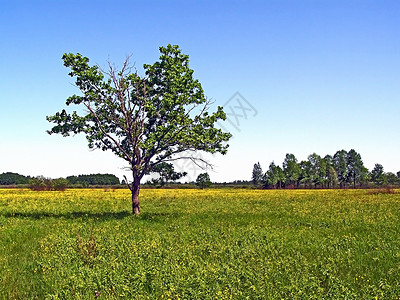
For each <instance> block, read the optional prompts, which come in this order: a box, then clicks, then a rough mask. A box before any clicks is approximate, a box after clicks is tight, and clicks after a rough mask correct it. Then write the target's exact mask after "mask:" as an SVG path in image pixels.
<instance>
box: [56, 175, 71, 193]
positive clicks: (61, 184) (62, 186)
mask: <svg viewBox="0 0 400 300" xmlns="http://www.w3.org/2000/svg"><path fill="white" fill-rule="evenodd" d="M68 186H69V181H68V180H67V179H65V178H57V179H54V180H53V181H52V187H53V189H54V190H55V191H65V190H66V188H67V187H68Z"/></svg>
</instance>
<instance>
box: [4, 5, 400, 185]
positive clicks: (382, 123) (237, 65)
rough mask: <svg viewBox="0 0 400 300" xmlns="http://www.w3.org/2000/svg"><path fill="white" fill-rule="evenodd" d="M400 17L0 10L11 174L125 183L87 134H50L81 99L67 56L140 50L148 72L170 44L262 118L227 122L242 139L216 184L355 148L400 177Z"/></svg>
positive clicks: (349, 11) (311, 10) (277, 8)
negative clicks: (257, 168) (96, 176)
mask: <svg viewBox="0 0 400 300" xmlns="http://www.w3.org/2000/svg"><path fill="white" fill-rule="evenodd" d="M399 20H400V2H399V1H351V0H346V1H340V0H335V1H329V0H328V1H319V0H318V1H285V0H283V1H196V2H195V1H40V0H39V1H18V0H13V1H11V0H10V1H7V0H0V51H1V55H0V78H1V80H0V173H1V172H7V171H11V172H18V173H20V174H24V175H33V176H36V175H44V176H48V177H53V178H54V177H60V176H68V175H73V174H75V175H77V174H88V173H98V172H100V173H105V172H107V173H113V174H116V175H118V176H119V177H122V174H125V172H124V171H123V170H122V168H123V167H124V166H125V164H124V161H122V160H119V159H117V158H115V157H114V156H113V154H112V153H107V152H102V151H100V150H96V151H93V152H90V151H89V150H88V148H87V144H86V141H85V139H84V137H83V136H76V137H71V138H62V137H59V136H49V135H47V134H46V133H45V131H46V129H49V128H50V126H51V124H50V123H48V122H47V121H46V120H45V117H46V115H51V114H54V113H55V112H57V111H59V110H61V109H62V108H64V107H65V100H66V98H67V97H68V96H69V95H71V94H73V93H78V92H79V91H78V90H77V89H76V88H75V87H74V86H73V85H72V83H73V80H72V79H71V78H70V77H69V76H68V75H67V74H68V69H66V68H65V67H64V66H63V63H62V60H61V56H62V54H63V53H65V52H79V53H81V54H83V55H85V56H87V57H89V58H90V60H91V62H92V63H94V64H96V63H97V64H99V65H105V64H106V61H107V60H108V59H110V60H111V61H113V62H115V63H117V64H121V63H122V62H123V60H124V59H125V57H126V55H129V54H132V60H133V61H134V62H136V66H137V67H138V68H139V70H140V69H141V67H142V65H143V64H144V63H153V62H154V61H156V60H157V59H158V57H159V52H158V47H159V46H161V45H167V44H169V43H170V44H178V45H179V46H180V47H181V49H182V51H183V52H184V53H185V54H188V55H189V56H190V66H191V68H192V69H194V71H195V73H194V74H195V77H196V78H198V79H199V80H200V82H201V83H202V85H203V88H204V90H205V93H206V95H207V96H208V97H210V98H212V99H214V100H215V102H216V104H218V105H223V104H225V103H226V102H227V101H228V100H229V99H230V98H231V96H232V95H234V94H235V92H239V93H240V94H241V95H242V96H243V97H244V98H245V99H246V100H247V102H248V104H250V105H251V107H252V108H254V110H251V111H250V110H248V111H246V112H247V113H248V114H247V118H239V119H238V120H239V121H240V123H239V125H238V124H237V123H236V127H234V126H233V125H232V123H229V122H228V123H226V124H225V126H226V128H227V129H229V130H230V131H231V132H232V133H233V135H234V138H233V139H232V141H231V143H230V145H231V146H230V150H229V151H228V154H227V155H226V156H224V157H222V156H217V157H212V158H211V161H212V163H213V164H214V165H216V168H215V172H211V173H210V175H211V179H212V180H216V181H230V180H234V179H250V177H251V170H252V167H253V164H254V163H256V162H258V161H259V162H260V163H261V165H262V167H263V168H264V169H266V168H267V167H268V165H269V163H270V162H271V161H275V163H277V164H281V163H282V161H283V159H284V156H285V154H286V153H293V154H295V155H296V157H297V158H298V159H299V160H302V159H306V158H307V156H308V155H309V154H311V153H313V152H316V153H318V154H320V155H321V156H324V155H326V154H331V155H333V154H334V153H335V152H336V151H337V150H341V149H345V150H350V149H352V148H354V149H355V150H356V151H358V152H359V153H360V154H361V156H362V158H363V161H364V163H365V165H366V166H367V167H368V168H369V169H371V168H372V167H373V166H374V164H375V163H381V164H382V165H383V166H384V168H385V171H391V172H397V171H400V151H399V149H400V138H399V137H400V133H399V116H400V101H399V100H400V57H399V56H400V21H399ZM232 101H237V100H236V99H233V100H232ZM241 101H242V104H246V102H243V100H241ZM233 103H234V102H230V104H228V106H229V105H231V106H232V107H233V109H235V108H234V106H238V105H237V104H236V105H232V104H233ZM246 105H247V104H246ZM249 107H250V106H247V108H249ZM235 113H236V114H239V113H240V111H235ZM242 115H243V114H242ZM231 119H232V122H236V119H234V116H231ZM238 129H239V130H238ZM186 167H190V166H186ZM193 172H195V171H193ZM127 175H128V174H127ZM192 176H194V174H193V175H192Z"/></svg>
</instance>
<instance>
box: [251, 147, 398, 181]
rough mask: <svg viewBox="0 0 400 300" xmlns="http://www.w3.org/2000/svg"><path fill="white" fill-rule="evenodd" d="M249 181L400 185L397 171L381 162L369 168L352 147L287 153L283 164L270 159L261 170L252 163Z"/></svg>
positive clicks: (258, 164) (257, 165)
mask: <svg viewBox="0 0 400 300" xmlns="http://www.w3.org/2000/svg"><path fill="white" fill-rule="evenodd" d="M252 183H253V184H255V185H259V186H262V187H264V188H349V187H351V188H368V187H382V186H398V185H400V171H399V172H397V173H396V174H394V173H391V172H387V173H386V172H384V169H383V166H382V165H381V164H375V166H374V168H373V169H372V170H371V171H370V170H368V169H367V168H366V167H365V166H364V163H363V161H362V159H361V155H360V154H359V153H358V152H357V151H355V150H354V149H351V150H350V151H348V152H347V151H345V150H340V151H337V152H336V153H335V154H334V155H333V156H331V155H326V156H325V157H321V156H320V155H318V154H316V153H313V154H311V155H309V156H308V158H307V160H303V161H300V162H299V161H298V160H297V158H296V157H295V155H294V154H286V157H285V159H284V161H283V163H282V167H281V166H279V165H276V164H275V163H274V162H271V163H270V165H269V167H268V170H267V171H266V172H265V173H264V172H263V170H262V168H261V165H260V163H256V164H254V167H253V172H252Z"/></svg>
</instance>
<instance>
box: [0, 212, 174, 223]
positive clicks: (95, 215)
mask: <svg viewBox="0 0 400 300" xmlns="http://www.w3.org/2000/svg"><path fill="white" fill-rule="evenodd" d="M0 216H2V217H5V218H18V219H32V220H39V219H45V218H60V219H97V220H112V219H115V220H118V219H124V218H126V217H135V218H138V219H139V220H143V221H151V222H160V221H163V220H165V219H167V218H170V217H173V218H175V217H178V216H179V214H178V213H164V212H143V213H141V214H140V215H138V216H135V215H133V214H132V212H130V211H119V212H86V211H74V212H65V213H52V212H43V211H34V212H6V213H0Z"/></svg>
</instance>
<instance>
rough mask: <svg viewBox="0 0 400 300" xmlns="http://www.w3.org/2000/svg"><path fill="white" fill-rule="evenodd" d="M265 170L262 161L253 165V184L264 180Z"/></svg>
mask: <svg viewBox="0 0 400 300" xmlns="http://www.w3.org/2000/svg"><path fill="white" fill-rule="evenodd" d="M263 175H264V174H263V170H262V168H261V165H260V163H259V162H258V163H256V164H254V166H253V172H252V174H251V181H252V182H253V184H255V185H257V184H260V183H261V182H262V180H263Z"/></svg>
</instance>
